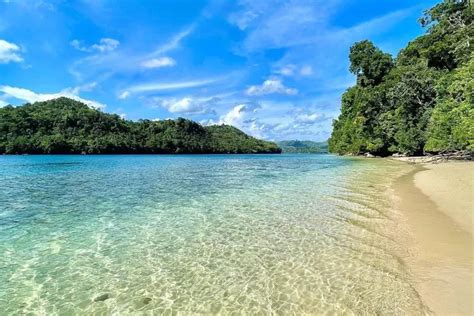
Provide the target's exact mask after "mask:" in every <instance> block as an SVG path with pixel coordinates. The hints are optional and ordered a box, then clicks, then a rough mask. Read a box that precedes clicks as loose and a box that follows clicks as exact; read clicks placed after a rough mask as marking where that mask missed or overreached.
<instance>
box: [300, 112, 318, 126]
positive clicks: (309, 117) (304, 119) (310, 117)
mask: <svg viewBox="0 0 474 316" xmlns="http://www.w3.org/2000/svg"><path fill="white" fill-rule="evenodd" d="M321 118H322V116H321V115H319V114H317V113H312V114H309V113H301V114H298V115H297V116H296V117H295V123H299V124H313V123H315V122H317V121H319V120H320V119H321Z"/></svg>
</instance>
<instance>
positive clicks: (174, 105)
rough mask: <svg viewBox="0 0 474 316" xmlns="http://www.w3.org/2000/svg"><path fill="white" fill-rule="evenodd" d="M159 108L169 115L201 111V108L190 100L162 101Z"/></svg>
mask: <svg viewBox="0 0 474 316" xmlns="http://www.w3.org/2000/svg"><path fill="white" fill-rule="evenodd" d="M161 106H162V107H164V108H165V109H167V110H168V111H169V112H171V113H192V112H199V111H201V110H202V107H201V106H200V105H199V104H198V103H196V102H194V101H193V99H191V98H182V99H170V100H162V101H161Z"/></svg>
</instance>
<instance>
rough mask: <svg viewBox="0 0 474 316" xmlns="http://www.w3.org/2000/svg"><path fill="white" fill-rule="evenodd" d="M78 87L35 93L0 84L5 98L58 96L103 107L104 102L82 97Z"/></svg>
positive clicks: (27, 100) (99, 107) (43, 99)
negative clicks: (55, 91)
mask: <svg viewBox="0 0 474 316" xmlns="http://www.w3.org/2000/svg"><path fill="white" fill-rule="evenodd" d="M80 90H81V89H80V88H67V89H64V90H62V91H60V92H58V93H36V92H33V91H31V90H28V89H24V88H18V87H11V86H0V92H3V93H4V97H6V98H15V99H18V100H23V101H26V102H30V103H33V102H39V101H47V100H51V99H57V98H59V97H66V98H70V99H73V100H76V101H79V102H82V103H84V104H86V105H88V106H89V107H91V108H96V109H104V108H105V104H102V103H100V102H97V101H93V100H87V99H83V98H81V97H80V96H79V94H78V93H79V91H80Z"/></svg>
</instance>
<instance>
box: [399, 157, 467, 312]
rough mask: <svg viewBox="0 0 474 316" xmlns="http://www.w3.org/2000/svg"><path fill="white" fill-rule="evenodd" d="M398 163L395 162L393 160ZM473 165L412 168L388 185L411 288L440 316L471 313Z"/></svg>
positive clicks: (414, 166)
mask: <svg viewBox="0 0 474 316" xmlns="http://www.w3.org/2000/svg"><path fill="white" fill-rule="evenodd" d="M397 160H398V159H397ZM473 182H474V162H453V161H450V162H446V163H442V164H416V163H415V164H414V165H413V169H412V170H411V171H409V172H408V173H405V174H404V175H402V176H401V177H399V178H398V179H396V180H395V181H394V183H393V193H394V196H393V202H394V208H395V210H396V211H397V213H398V215H399V216H400V221H399V222H400V224H401V225H400V227H399V229H397V231H396V233H395V234H396V236H395V238H397V239H398V240H399V242H400V243H401V244H402V246H403V248H404V249H406V251H407V252H406V254H405V255H404V257H405V258H404V260H405V261H406V263H407V266H408V269H409V270H410V271H409V272H410V274H411V275H412V277H413V284H414V286H415V288H416V290H417V291H418V293H419V295H420V297H421V299H422V300H423V302H424V303H425V304H426V305H427V306H428V307H429V308H430V310H431V311H432V312H434V313H435V314H439V315H447V314H449V315H452V314H455V315H471V314H472V312H473V305H472V299H473V297H474V295H473V294H474V293H473V280H474V279H473V277H474V275H473V262H474V261H473V234H472V232H473V222H472V214H473V213H474V202H473V198H472V196H473V190H474V185H473Z"/></svg>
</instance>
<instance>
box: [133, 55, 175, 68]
mask: <svg viewBox="0 0 474 316" xmlns="http://www.w3.org/2000/svg"><path fill="white" fill-rule="evenodd" d="M174 65H176V61H175V60H174V59H173V58H170V57H160V58H153V59H149V60H145V61H144V62H142V63H141V66H142V67H144V68H161V67H173V66H174Z"/></svg>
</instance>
